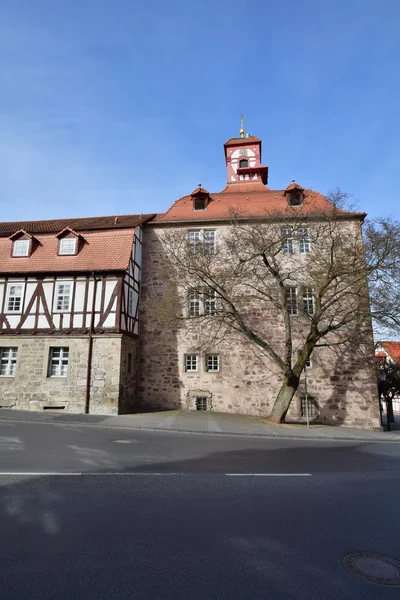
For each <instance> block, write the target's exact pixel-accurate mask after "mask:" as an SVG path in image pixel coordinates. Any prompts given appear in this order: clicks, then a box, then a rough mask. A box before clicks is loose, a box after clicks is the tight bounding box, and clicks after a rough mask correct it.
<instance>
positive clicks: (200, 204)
mask: <svg viewBox="0 0 400 600" xmlns="http://www.w3.org/2000/svg"><path fill="white" fill-rule="evenodd" d="M190 197H191V198H192V202H193V210H206V209H207V206H208V203H209V201H210V194H209V193H208V191H207V190H206V189H205V188H202V187H201V185H199V187H197V188H196V189H195V190H193V192H192V193H191V194H190Z"/></svg>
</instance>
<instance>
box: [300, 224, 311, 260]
mask: <svg viewBox="0 0 400 600" xmlns="http://www.w3.org/2000/svg"><path fill="white" fill-rule="evenodd" d="M297 236H298V239H299V252H300V254H306V253H307V252H310V230H309V229H308V227H300V228H299V229H298V230H297Z"/></svg>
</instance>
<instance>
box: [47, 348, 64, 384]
mask: <svg viewBox="0 0 400 600" xmlns="http://www.w3.org/2000/svg"><path fill="white" fill-rule="evenodd" d="M58 352H59V356H54V354H55V353H58ZM68 365H69V347H67V346H52V347H51V348H49V366H48V377H52V378H53V377H63V378H65V377H67V375H68ZM53 367H54V369H53Z"/></svg>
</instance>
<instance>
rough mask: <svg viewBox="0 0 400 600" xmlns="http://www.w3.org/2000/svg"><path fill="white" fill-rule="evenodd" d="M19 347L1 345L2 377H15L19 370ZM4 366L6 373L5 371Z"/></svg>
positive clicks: (0, 372) (0, 375)
mask: <svg viewBox="0 0 400 600" xmlns="http://www.w3.org/2000/svg"><path fill="white" fill-rule="evenodd" d="M17 359H18V347H17V346H2V347H0V377H15V373H16V370H17ZM3 367H4V371H5V372H4V373H3Z"/></svg>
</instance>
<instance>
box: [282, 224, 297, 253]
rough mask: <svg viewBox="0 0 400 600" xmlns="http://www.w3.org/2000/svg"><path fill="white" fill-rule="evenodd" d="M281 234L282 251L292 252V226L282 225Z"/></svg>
mask: <svg viewBox="0 0 400 600" xmlns="http://www.w3.org/2000/svg"><path fill="white" fill-rule="evenodd" d="M281 236H282V252H283V253H284V254H293V253H294V240H293V237H294V234H293V227H282V229H281Z"/></svg>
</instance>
